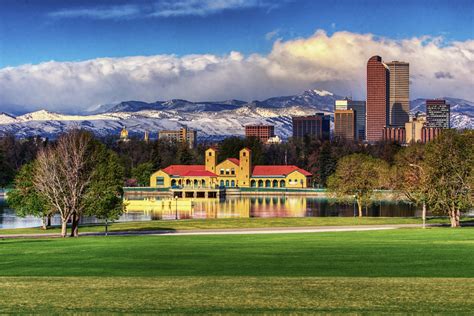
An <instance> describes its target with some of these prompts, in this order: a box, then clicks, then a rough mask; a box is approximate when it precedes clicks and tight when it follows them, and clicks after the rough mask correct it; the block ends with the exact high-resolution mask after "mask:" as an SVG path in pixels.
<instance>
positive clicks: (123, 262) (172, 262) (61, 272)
mask: <svg viewBox="0 0 474 316" xmlns="http://www.w3.org/2000/svg"><path fill="white" fill-rule="evenodd" d="M472 310H474V229H472V228H461V229H450V228H435V229H426V230H422V229H399V230H386V231H365V232H340V233H317V234H276V235H215V236H210V235H209V236H140V237H138V236H133V237H82V238H77V239H73V238H68V239H58V238H56V239H5V240H1V241H0V313H12V312H19V311H21V312H26V313H29V312H30V313H56V314H63V313H66V312H70V313H82V312H84V313H86V312H94V313H97V312H99V313H110V312H124V313H131V312H138V313H147V312H148V313H152V312H164V313H185V312H186V313H189V312H194V313H206V314H208V313H215V314H221V313H260V312H267V313H282V314H287V313H290V312H295V313H308V314H313V313H317V312H319V313H328V312H335V313H349V312H351V313H374V314H379V313H387V314H389V313H390V314H391V313H394V312H400V313H445V314H452V313H457V314H462V313H464V314H470V313H471V312H472Z"/></svg>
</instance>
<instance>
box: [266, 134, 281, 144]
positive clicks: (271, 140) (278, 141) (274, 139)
mask: <svg viewBox="0 0 474 316" xmlns="http://www.w3.org/2000/svg"><path fill="white" fill-rule="evenodd" d="M267 144H281V138H280V137H279V136H278V135H276V136H273V137H270V138H269V139H268V140H267Z"/></svg>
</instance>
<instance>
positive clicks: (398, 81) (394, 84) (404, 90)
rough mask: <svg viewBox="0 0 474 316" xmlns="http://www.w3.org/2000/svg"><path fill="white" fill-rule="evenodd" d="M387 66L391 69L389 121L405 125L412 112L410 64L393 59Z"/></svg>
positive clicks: (392, 124)
mask: <svg viewBox="0 0 474 316" xmlns="http://www.w3.org/2000/svg"><path fill="white" fill-rule="evenodd" d="M387 66H388V68H389V69H390V98H389V123H390V125H391V126H405V123H406V122H408V120H409V113H410V85H409V82H410V78H409V76H410V75H409V73H410V72H409V68H410V66H409V64H408V63H406V62H403V61H392V62H390V63H387Z"/></svg>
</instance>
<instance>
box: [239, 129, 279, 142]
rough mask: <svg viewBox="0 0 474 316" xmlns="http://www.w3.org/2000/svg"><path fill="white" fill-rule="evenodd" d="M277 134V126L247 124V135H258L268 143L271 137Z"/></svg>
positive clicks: (262, 140)
mask: <svg viewBox="0 0 474 316" xmlns="http://www.w3.org/2000/svg"><path fill="white" fill-rule="evenodd" d="M274 136H275V126H273V125H263V124H256V125H246V126H245V137H257V138H258V139H260V141H261V142H262V143H266V142H267V141H268V139H269V138H270V137H274Z"/></svg>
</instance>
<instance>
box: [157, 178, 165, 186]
mask: <svg viewBox="0 0 474 316" xmlns="http://www.w3.org/2000/svg"><path fill="white" fill-rule="evenodd" d="M156 185H161V186H163V185H165V178H164V177H156Z"/></svg>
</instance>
